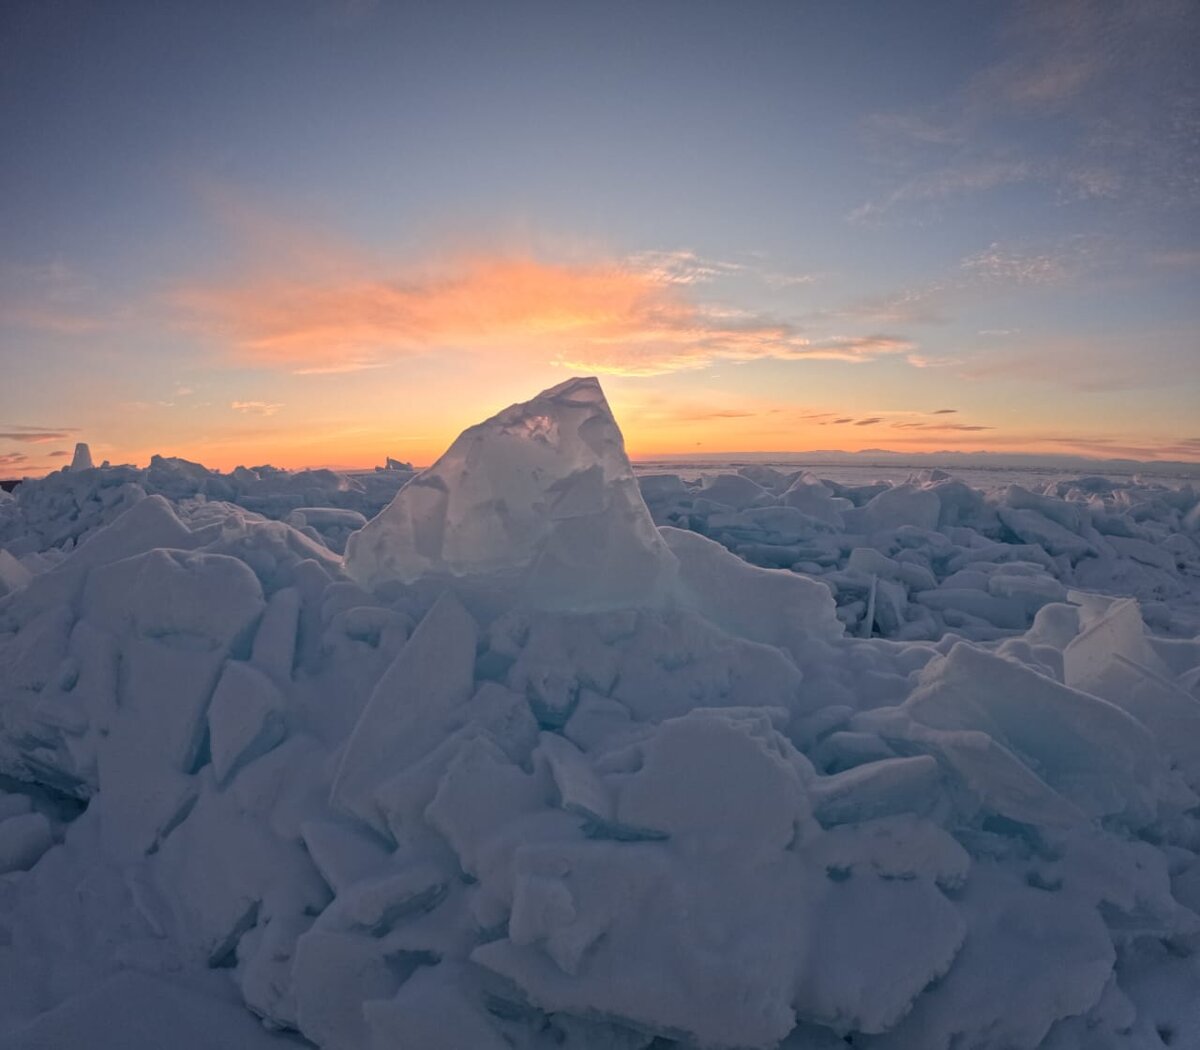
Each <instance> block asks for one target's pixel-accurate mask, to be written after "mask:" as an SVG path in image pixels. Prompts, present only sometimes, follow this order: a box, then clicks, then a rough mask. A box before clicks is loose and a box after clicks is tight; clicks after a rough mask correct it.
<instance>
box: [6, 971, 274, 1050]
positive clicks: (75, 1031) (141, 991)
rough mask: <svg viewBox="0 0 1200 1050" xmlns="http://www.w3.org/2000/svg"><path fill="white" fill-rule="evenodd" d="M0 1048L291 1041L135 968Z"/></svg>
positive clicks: (218, 1046) (223, 1002)
mask: <svg viewBox="0 0 1200 1050" xmlns="http://www.w3.org/2000/svg"><path fill="white" fill-rule="evenodd" d="M3 1046H4V1050H64V1048H66V1047H84V1046H86V1047H89V1048H90V1050H134V1048H139V1050H140V1048H143V1047H144V1048H147V1050H149V1048H150V1047H168V1046H169V1047H172V1048H173V1050H228V1048H229V1047H233V1046H236V1047H239V1048H240V1050H286V1048H287V1047H289V1046H290V1047H294V1046H295V1043H294V1042H293V1041H292V1040H290V1039H288V1038H287V1037H286V1036H283V1035H278V1034H272V1033H271V1032H268V1031H266V1030H264V1029H263V1027H262V1026H261V1025H259V1024H257V1023H256V1021H255V1019H254V1017H253V1016H252V1015H251V1014H249V1013H248V1012H247V1011H246V1010H245V1009H244V1008H242V1007H241V1005H240V1004H238V1003H234V1002H230V1001H229V999H228V998H227V997H222V996H221V995H219V994H213V990H212V989H203V990H195V989H193V988H190V987H188V986H186V985H181V984H178V983H175V982H173V981H171V980H164V979H162V978H160V977H155V976H152V975H150V974H146V973H142V972H139V971H137V970H126V971H124V972H122V973H119V974H116V975H114V976H113V977H112V978H110V979H109V980H107V981H105V982H104V983H103V984H101V985H99V986H97V987H95V988H90V989H84V990H83V991H82V993H81V994H80V995H79V996H78V997H77V998H75V999H72V1000H71V1001H70V1002H69V1003H67V1004H65V1005H64V1006H62V1007H60V1008H58V1009H56V1010H52V1011H50V1012H49V1013H46V1014H44V1015H43V1016H41V1017H39V1018H38V1019H37V1020H36V1021H34V1022H33V1023H32V1024H30V1025H29V1026H28V1027H27V1028H25V1029H24V1030H22V1031H20V1032H17V1033H15V1034H14V1035H12V1036H11V1037H10V1038H8V1039H6V1040H5V1041H4V1043H3Z"/></svg>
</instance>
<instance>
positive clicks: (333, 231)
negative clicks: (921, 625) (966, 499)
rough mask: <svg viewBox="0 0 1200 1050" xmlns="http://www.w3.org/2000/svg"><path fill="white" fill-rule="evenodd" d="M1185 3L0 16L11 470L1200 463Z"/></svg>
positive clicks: (1197, 260)
mask: <svg viewBox="0 0 1200 1050" xmlns="http://www.w3.org/2000/svg"><path fill="white" fill-rule="evenodd" d="M1198 40H1200V5H1197V4H1196V3H1195V2H1194V0H1104V2H1100V3H1092V2H1084V0H1065V2H1060V0H1037V2H1031V3H1013V2H999V0H998V2H993V3H988V4H964V3H962V2H960V0H954V2H926V0H922V2H920V3H905V2H895V3H876V2H871V3H867V2H861V3H859V2H845V3H834V2H822V3H817V2H811V3H809V2H803V0H789V2H780V3H766V2H757V0H743V2H737V3H734V2H732V0H730V2H725V3H710V2H705V0H688V2H678V3H676V2H670V0H653V2H644V0H643V2H638V3H623V2H620V0H607V2H604V3H600V2H583V0H580V2H567V3H564V2H561V0H559V2H545V3H537V2H531V3H525V2H519V0H515V2H510V3H495V2H494V0H488V2H479V3H474V2H465V0H464V2H420V3H399V2H396V3H390V2H386V0H377V2H371V0H249V2H245V0H238V2H233V0H213V2H206V3H202V4H197V3H194V2H190V0H188V2H184V0H156V2H155V3H145V2H138V3H125V2H122V0H107V2H105V3H103V4H97V3H94V2H90V0H5V3H4V4H2V5H0V474H5V473H6V474H8V475H10V476H20V475H23V474H39V473H44V472H45V471H47V470H51V469H57V468H59V467H60V466H62V465H63V464H64V463H66V462H69V456H70V453H71V450H72V449H73V447H74V444H75V442H76V441H87V442H89V443H90V445H91V447H92V450H93V455H94V457H95V458H96V461H97V462H99V461H100V460H101V459H110V460H112V461H113V462H135V463H144V462H146V461H147V460H148V459H149V457H150V456H151V455H152V454H154V453H161V454H164V455H177V456H183V457H185V458H188V459H192V460H198V461H201V462H203V463H205V464H207V465H209V466H212V467H219V468H222V469H229V468H231V467H233V466H234V465H236V464H239V463H240V464H247V465H253V464H260V463H268V462H270V463H275V464H276V465H279V466H287V467H301V466H316V465H329V466H339V467H369V466H371V465H373V464H379V463H382V462H383V460H384V457H385V456H389V455H390V456H393V457H396V458H400V459H407V460H411V461H413V462H415V463H417V464H418V465H421V464H427V463H430V462H432V461H433V460H434V459H435V458H436V457H437V456H438V455H439V454H440V452H441V451H442V450H444V448H445V447H446V446H447V445H448V444H449V443H450V442H451V441H452V440H453V438H454V436H455V435H456V434H457V433H458V432H459V431H461V430H462V429H463V428H464V427H466V426H468V425H470V424H472V423H474V422H477V421H479V420H480V419H483V418H485V417H487V416H490V415H491V414H493V413H494V412H496V411H498V410H499V409H501V408H503V407H504V406H506V405H508V404H510V403H512V402H515V401H521V400H525V399H527V398H529V397H531V396H533V395H534V394H535V393H536V392H537V391H539V390H541V389H543V388H545V387H548V386H551V385H553V384H555V383H558V382H561V381H562V380H564V379H566V378H567V377H569V376H570V375H578V374H595V375H598V376H600V377H601V381H602V382H603V384H604V387H605V390H606V392H607V394H608V398H609V401H610V403H611V405H612V407H613V410H614V412H615V413H616V416H617V419H618V422H619V423H620V424H621V426H622V429H623V431H624V433H625V438H626V445H627V447H628V449H629V451H630V453H631V454H632V455H633V456H635V457H643V458H649V457H656V456H662V455H667V454H672V453H702V454H707V453H712V454H717V453H721V452H745V451H779V452H797V451H804V450H812V449H842V450H848V451H856V450H861V449H871V448H876V449H878V448H885V449H893V450H897V451H911V452H919V451H935V450H961V451H968V450H970V451H973V450H980V449H982V450H987V451H992V452H995V453H998V454H1002V453H1006V452H1008V453H1013V452H1022V453H1028V452H1037V453H1071V454H1081V455H1088V456H1095V457H1126V458H1135V459H1173V460H1188V461H1197V460H1200V72H1198V67H1197V58H1196V53H1197V50H1198V49H1197V47H1196V42H1197V41H1198Z"/></svg>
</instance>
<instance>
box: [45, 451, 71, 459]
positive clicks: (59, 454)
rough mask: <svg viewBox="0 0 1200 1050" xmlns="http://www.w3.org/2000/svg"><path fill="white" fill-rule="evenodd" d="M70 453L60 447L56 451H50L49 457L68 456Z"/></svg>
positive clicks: (59, 457)
mask: <svg viewBox="0 0 1200 1050" xmlns="http://www.w3.org/2000/svg"><path fill="white" fill-rule="evenodd" d="M70 454H71V453H70V452H67V451H65V450H62V449H60V450H59V451H58V452H51V453H50V456H49V458H50V459H61V458H62V457H63V456H69V455H70Z"/></svg>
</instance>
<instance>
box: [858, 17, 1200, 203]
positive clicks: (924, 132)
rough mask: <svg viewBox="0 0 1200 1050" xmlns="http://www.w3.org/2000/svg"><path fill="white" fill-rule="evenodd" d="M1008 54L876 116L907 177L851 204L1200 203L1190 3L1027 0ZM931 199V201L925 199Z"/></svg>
mask: <svg viewBox="0 0 1200 1050" xmlns="http://www.w3.org/2000/svg"><path fill="white" fill-rule="evenodd" d="M1006 6H1007V8H1008V12H1007V13H1006V14H1005V15H1004V16H1002V17H1001V18H999V19H998V20H997V22H996V26H997V29H998V32H997V33H996V35H995V41H994V42H995V44H996V54H995V58H994V60H993V61H991V62H989V63H985V64H983V65H982V66H981V67H980V68H979V69H978V70H977V71H976V72H975V73H973V74H972V75H971V76H970V77H969V78H967V79H966V80H964V81H963V82H962V83H961V84H960V85H959V87H958V88H957V89H956V90H952V91H950V92H948V93H946V94H945V95H943V96H942V97H941V98H939V100H938V101H937V102H936V103H934V104H933V105H931V106H930V107H928V108H926V109H924V110H919V111H913V112H907V113H904V112H901V113H881V114H876V115H874V116H872V117H870V118H869V119H868V120H867V121H865V122H864V125H863V129H862V130H863V132H864V136H865V138H866V140H867V142H868V144H869V145H871V146H873V147H874V152H875V154H876V158H875V159H876V160H877V161H879V162H881V163H884V164H886V165H888V166H889V168H888V170H889V172H890V176H891V178H892V180H893V182H894V183H895V186H894V188H893V189H892V190H891V191H890V192H886V193H883V194H881V195H879V196H877V197H876V198H873V199H872V200H869V201H867V202H865V203H864V204H862V205H860V207H858V208H857V209H855V210H854V211H853V212H851V214H850V216H849V218H850V220H851V221H854V222H865V221H879V220H882V219H885V218H888V217H891V213H892V212H896V211H903V212H905V213H909V212H913V211H916V212H917V213H918V214H919V215H920V216H921V217H922V218H924V217H928V216H930V215H934V214H936V211H937V209H936V208H935V207H932V205H934V204H936V203H937V202H940V201H945V200H949V199H950V198H955V197H965V196H967V195H971V194H977V193H981V192H986V191H990V190H993V189H996V188H999V187H1002V186H1006V185H1016V184H1029V185H1036V186H1039V187H1041V188H1042V189H1043V190H1044V192H1045V196H1046V198H1047V199H1048V200H1049V201H1051V202H1054V203H1058V204H1070V203H1073V202H1080V201H1094V202H1105V201H1114V200H1116V199H1118V198H1124V199H1135V198H1136V199H1140V200H1141V201H1142V202H1144V203H1145V204H1147V205H1149V206H1151V207H1153V208H1155V209H1160V210H1161V209H1164V208H1170V207H1172V206H1174V205H1178V204H1181V203H1194V202H1195V201H1196V199H1197V197H1198V196H1200V183H1198V182H1197V180H1196V179H1195V177H1194V172H1195V170H1196V166H1197V163H1200V138H1198V137H1197V135H1196V132H1195V129H1196V127H1197V123H1198V121H1200V93H1198V92H1197V91H1196V87H1195V83H1196V81H1195V66H1194V50H1195V45H1194V41H1195V40H1196V39H1197V37H1198V34H1200V7H1198V6H1197V5H1196V4H1195V3H1188V2H1186V0H1161V2H1157V3H1146V2H1144V0H1016V2H1014V3H1012V4H1010V5H1006ZM922 205H924V207H922Z"/></svg>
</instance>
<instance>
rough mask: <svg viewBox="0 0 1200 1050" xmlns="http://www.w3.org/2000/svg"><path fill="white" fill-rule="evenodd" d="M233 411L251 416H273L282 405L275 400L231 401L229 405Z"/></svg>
mask: <svg viewBox="0 0 1200 1050" xmlns="http://www.w3.org/2000/svg"><path fill="white" fill-rule="evenodd" d="M229 407H230V408H232V409H233V410H234V411H235V412H245V413H246V414H247V415H252V416H273V415H275V413H276V412H278V411H279V410H280V409H281V408H283V405H281V404H279V403H278V402H275V401H233V402H230V405H229Z"/></svg>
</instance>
